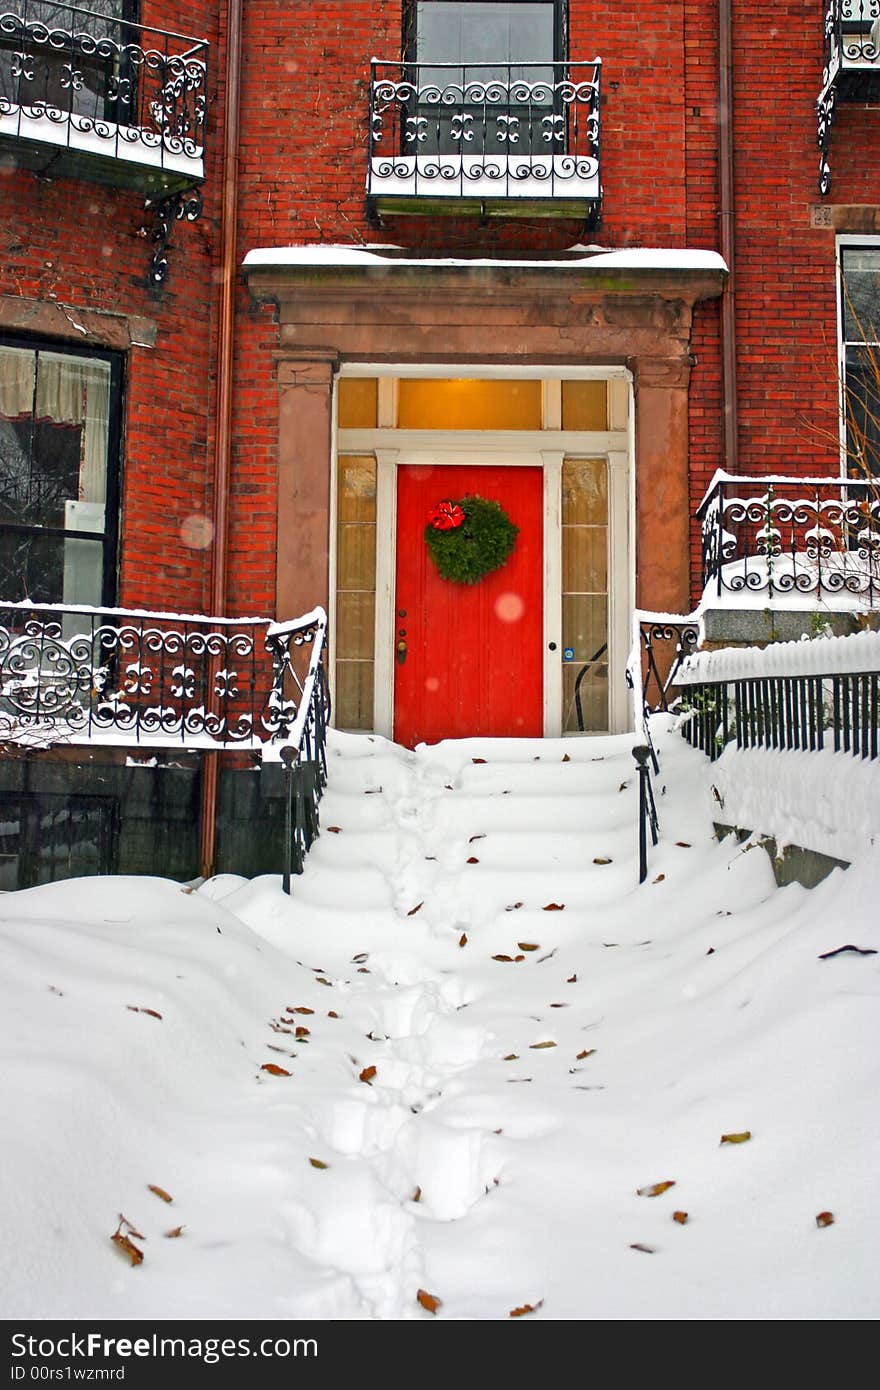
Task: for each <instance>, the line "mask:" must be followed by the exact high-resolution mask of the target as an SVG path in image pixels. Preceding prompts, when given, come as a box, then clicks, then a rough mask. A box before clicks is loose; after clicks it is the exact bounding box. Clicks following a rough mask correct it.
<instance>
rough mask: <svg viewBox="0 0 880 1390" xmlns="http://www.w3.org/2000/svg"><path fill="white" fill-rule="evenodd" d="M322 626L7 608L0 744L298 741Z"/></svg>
mask: <svg viewBox="0 0 880 1390" xmlns="http://www.w3.org/2000/svg"><path fill="white" fill-rule="evenodd" d="M325 627H326V621H325V620H324V618H323V614H321V613H319V612H318V611H317V610H316V611H315V613H313V614H307V615H306V616H305V618H301V619H300V618H298V619H296V620H294V622H293V623H287V624H273V623H271V622H270V621H269V620H268V619H266V618H262V619H251V620H239V619H235V618H211V617H205V616H203V615H186V614H177V613H155V612H148V611H139V610H126V609H120V608H103V609H87V608H74V607H71V606H67V605H62V604H58V605H52V606H41V605H37V604H32V603H15V604H0V741H2V742H8V743H18V744H21V745H23V746H25V747H37V748H41V747H50V746H52V745H55V744H62V743H72V744H83V743H103V744H108V745H116V746H120V747H130V746H137V747H144V746H146V747H154V748H174V747H178V748H181V747H182V748H186V749H192V750H200V749H204V750H216V749H233V748H234V749H243V748H254V749H258V750H259V749H261V748H262V747H263V745H265V744H270V743H283V744H286V743H288V742H289V741H291V740H292V739H293V740H294V741H295V740H297V739H298V738H299V736H300V732H301V727H302V726H303V725H304V721H306V714H305V713H304V711H303V709H302V707H301V706H302V699H303V692H304V690H305V685H306V680H307V678H308V676H309V674H310V669H311V662H312V658H313V657H314V660H315V661H316V662H317V663H318V664H320V663H321V662H322V660H323V637H324V629H325ZM319 639H320V640H319Z"/></svg>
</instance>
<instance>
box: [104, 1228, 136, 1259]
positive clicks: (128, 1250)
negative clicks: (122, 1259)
mask: <svg viewBox="0 0 880 1390" xmlns="http://www.w3.org/2000/svg"><path fill="white" fill-rule="evenodd" d="M110 1239H111V1240H112V1241H113V1244H114V1245H115V1246H116V1248H117V1250H121V1251H122V1253H123V1255H127V1256H128V1258H129V1260H130V1261H131V1263H132V1264H133V1265H139V1264H142V1263H143V1259H144V1252H143V1250H139V1249H138V1248H137V1246H136V1245H135V1243H134V1241H133V1240H129V1238H128V1236H127V1235H125V1234H124V1232H122V1231H114V1232H113V1234H112V1236H111V1237H110Z"/></svg>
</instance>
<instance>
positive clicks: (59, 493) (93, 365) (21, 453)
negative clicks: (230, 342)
mask: <svg viewBox="0 0 880 1390" xmlns="http://www.w3.org/2000/svg"><path fill="white" fill-rule="evenodd" d="M120 382H121V363H120V360H119V358H118V357H117V356H116V355H113V354H90V355H88V356H86V355H84V354H79V353H65V352H60V351H58V350H57V349H56V348H49V347H45V348H44V347H35V346H27V347H25V346H19V345H17V344H12V343H5V344H4V343H0V599H6V600H10V601H17V600H19V599H32V600H34V602H39V603H59V602H63V603H70V604H77V605H82V604H86V605H95V606H97V605H100V604H102V603H108V602H112V601H113V590H114V573H113V571H114V554H115V540H116V506H117V504H116V499H117V475H118V449H119V408H120Z"/></svg>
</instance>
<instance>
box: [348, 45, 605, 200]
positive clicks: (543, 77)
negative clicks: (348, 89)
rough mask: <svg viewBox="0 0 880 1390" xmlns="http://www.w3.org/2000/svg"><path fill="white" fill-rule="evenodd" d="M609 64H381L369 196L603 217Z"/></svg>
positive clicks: (374, 98)
mask: <svg viewBox="0 0 880 1390" xmlns="http://www.w3.org/2000/svg"><path fill="white" fill-rule="evenodd" d="M600 72H601V61H600V60H599V59H598V58H596V59H594V60H593V61H592V62H589V63H539V64H533V65H529V64H523V63H516V64H503V63H473V64H467V66H462V65H461V64H450V63H445V64H444V63H432V64H420V63H400V62H396V63H386V62H378V61H375V60H374V61H373V64H372V81H371V85H370V124H369V169H368V188H367V192H368V195H369V198H370V199H371V200H372V201H373V202H375V200H376V199H377V198H382V199H383V200H393V199H395V198H398V199H410V200H412V199H417V198H420V197H421V198H432V199H436V198H442V197H452V198H457V199H470V200H471V201H474V202H477V203H486V202H488V201H494V200H497V199H507V200H514V199H527V200H531V201H534V200H554V199H562V200H568V201H578V202H583V201H587V202H590V203H593V204H595V206H596V209H598V205H599V200H600V198H601V187H600V182H599V101H600V91H599V85H600Z"/></svg>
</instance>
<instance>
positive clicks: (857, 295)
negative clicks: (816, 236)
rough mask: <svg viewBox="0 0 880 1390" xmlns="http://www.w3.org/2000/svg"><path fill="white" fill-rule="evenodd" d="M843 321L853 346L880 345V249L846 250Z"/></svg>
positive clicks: (864, 247)
mask: <svg viewBox="0 0 880 1390" xmlns="http://www.w3.org/2000/svg"><path fill="white" fill-rule="evenodd" d="M843 322H844V333H845V336H846V340H847V342H849V343H880V246H877V247H871V246H857V247H844V248H843Z"/></svg>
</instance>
